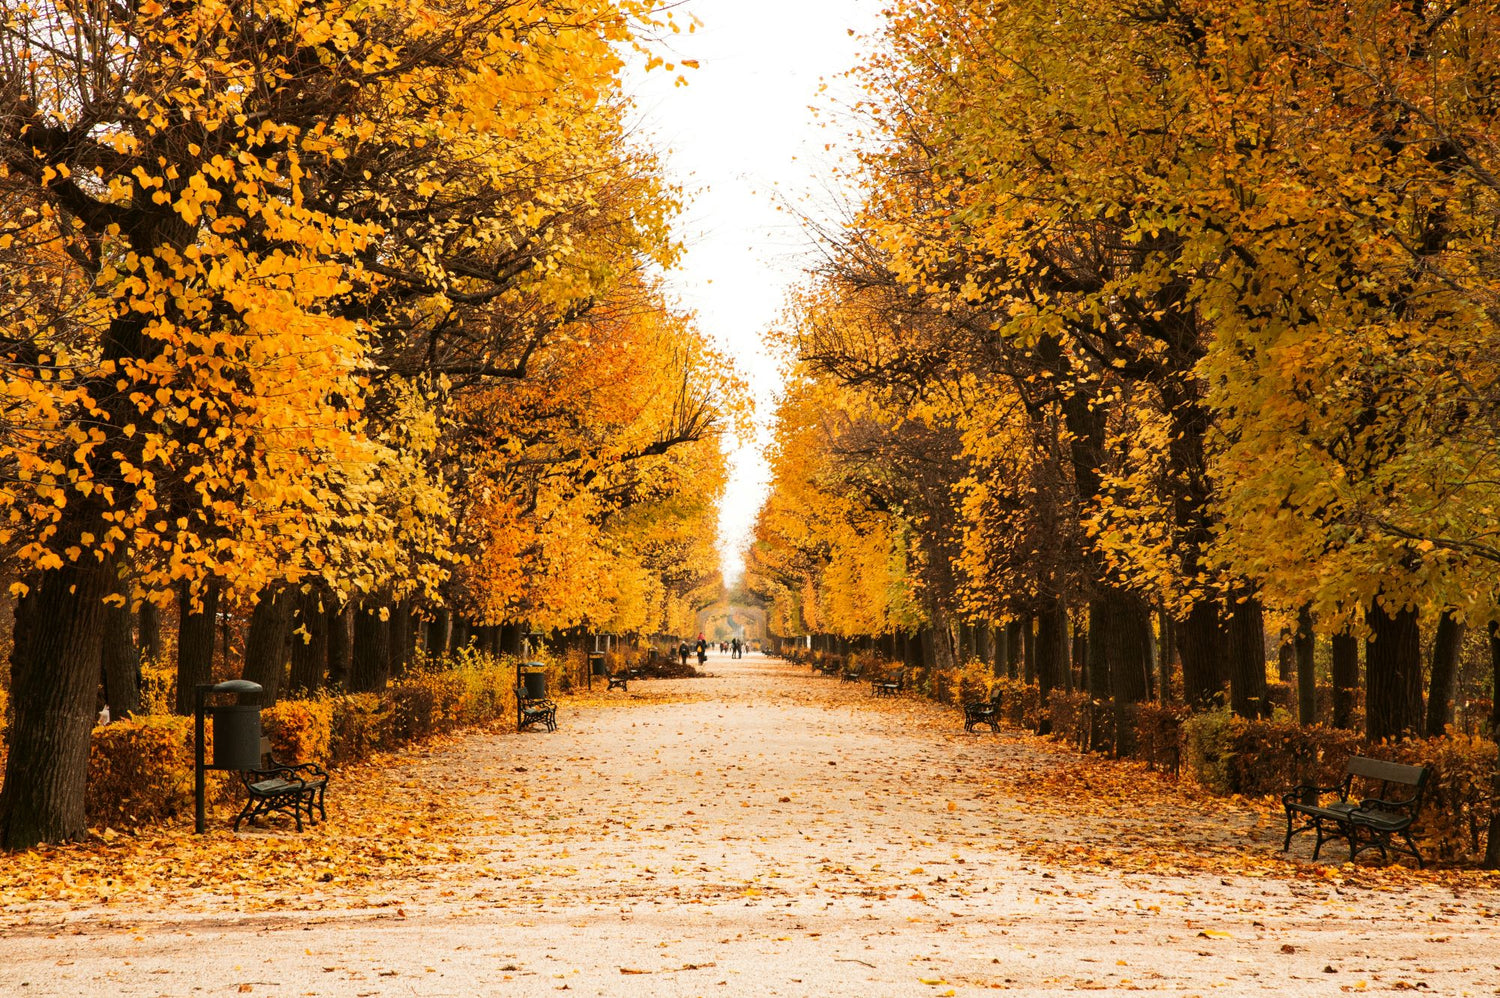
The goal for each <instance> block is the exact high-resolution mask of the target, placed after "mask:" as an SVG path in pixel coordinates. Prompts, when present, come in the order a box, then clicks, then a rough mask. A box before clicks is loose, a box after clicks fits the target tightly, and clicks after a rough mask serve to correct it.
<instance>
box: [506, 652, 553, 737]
mask: <svg viewBox="0 0 1500 998" xmlns="http://www.w3.org/2000/svg"><path fill="white" fill-rule="evenodd" d="M544 668H545V667H544V666H543V665H542V663H541V662H523V663H517V665H516V730H517V731H525V730H526V729H527V728H529V727H531V726H532V725H534V724H540V725H543V726H544V727H546V729H547V730H548V731H556V730H557V704H555V703H553V702H552V698H551V697H549V696H548V695H547V673H546V672H544V671H543V669H544Z"/></svg>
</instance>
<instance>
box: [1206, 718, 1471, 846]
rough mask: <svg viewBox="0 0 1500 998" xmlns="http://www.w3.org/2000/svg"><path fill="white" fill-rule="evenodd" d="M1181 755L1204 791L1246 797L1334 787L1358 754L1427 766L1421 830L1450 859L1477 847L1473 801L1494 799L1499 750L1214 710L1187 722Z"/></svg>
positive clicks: (1455, 739) (1454, 737)
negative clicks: (1307, 786) (1302, 786)
mask: <svg viewBox="0 0 1500 998" xmlns="http://www.w3.org/2000/svg"><path fill="white" fill-rule="evenodd" d="M1182 752H1183V760H1184V762H1185V763H1186V764H1187V768H1188V770H1189V772H1191V773H1192V774H1193V776H1194V778H1195V779H1196V780H1197V781H1198V782H1199V783H1200V784H1202V785H1203V786H1204V787H1206V788H1207V789H1209V790H1211V791H1214V792H1215V793H1222V794H1243V795H1245V796H1247V797H1264V796H1272V795H1278V794H1281V793H1284V792H1286V791H1287V790H1288V789H1290V788H1291V787H1293V786H1295V785H1296V784H1299V783H1314V784H1317V785H1319V786H1332V785H1333V784H1335V783H1337V782H1338V781H1339V779H1340V778H1341V777H1342V775H1343V772H1344V763H1345V762H1346V761H1347V760H1348V759H1349V757H1350V756H1351V755H1362V756H1368V757H1370V758H1374V759H1385V760H1389V761H1391V762H1404V763H1408V764H1411V765H1420V766H1427V767H1428V768H1429V769H1430V770H1431V772H1430V774H1429V776H1428V784H1427V798H1426V803H1424V804H1423V806H1422V814H1421V817H1420V818H1419V819H1418V821H1417V825H1416V828H1417V831H1418V832H1419V833H1420V836H1421V840H1422V842H1423V847H1424V850H1429V851H1431V853H1432V854H1433V855H1435V856H1437V857H1439V858H1443V857H1452V856H1456V855H1460V854H1462V853H1464V852H1465V851H1467V850H1468V849H1469V848H1470V845H1471V843H1470V821H1471V818H1473V817H1474V815H1472V814H1471V811H1472V809H1473V802H1474V801H1476V800H1478V799H1479V798H1481V797H1485V796H1487V795H1488V794H1489V793H1490V792H1491V791H1490V790H1489V787H1490V784H1491V780H1492V779H1493V774H1494V772H1495V764H1496V752H1497V749H1496V746H1495V743H1494V742H1492V741H1489V740H1487V739H1481V738H1477V737H1474V736H1472V735H1463V734H1449V735H1445V736H1443V737H1441V738H1410V739H1405V740H1402V741H1398V742H1391V741H1387V742H1380V743H1376V744H1372V743H1370V742H1367V741H1365V739H1364V738H1363V737H1362V736H1361V735H1360V734H1359V733H1357V732H1354V731H1345V730H1341V729H1338V728H1330V727H1326V726H1324V725H1321V724H1315V725H1312V726H1310V727H1306V728H1304V727H1302V726H1300V725H1298V724H1297V723H1296V722H1295V721H1292V720H1290V719H1287V718H1286V717H1284V716H1280V717H1274V718H1272V719H1270V720H1256V721H1252V720H1247V719H1245V718H1242V717H1235V716H1234V715H1233V714H1231V713H1230V712H1229V711H1228V710H1213V711H1204V712H1202V713H1199V714H1194V715H1193V716H1191V717H1189V718H1188V719H1187V720H1186V721H1184V722H1183V724H1182Z"/></svg>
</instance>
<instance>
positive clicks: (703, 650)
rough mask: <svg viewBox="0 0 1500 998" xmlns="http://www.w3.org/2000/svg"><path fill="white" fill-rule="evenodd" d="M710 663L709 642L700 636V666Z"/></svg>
mask: <svg viewBox="0 0 1500 998" xmlns="http://www.w3.org/2000/svg"><path fill="white" fill-rule="evenodd" d="M707 661H708V641H707V640H705V639H704V637H703V635H701V634H700V635H698V664H699V665H702V664H703V663H704V662H707Z"/></svg>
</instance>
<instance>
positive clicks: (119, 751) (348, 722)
mask: <svg viewBox="0 0 1500 998" xmlns="http://www.w3.org/2000/svg"><path fill="white" fill-rule="evenodd" d="M548 667H549V672H550V673H551V675H550V676H549V684H551V687H552V688H554V689H555V688H557V684H558V682H559V678H560V677H559V675H558V666H557V665H556V664H553V663H549V664H548ZM514 684H515V663H514V661H511V660H500V661H496V660H495V659H493V658H490V657H489V656H487V655H483V654H480V653H478V652H475V651H473V650H471V649H465V650H462V651H460V652H458V653H457V654H456V655H455V656H453V657H452V658H448V659H443V660H442V661H440V662H437V663H433V664H431V665H426V664H423V663H420V662H419V663H418V664H417V665H416V666H414V667H413V668H412V669H411V670H409V671H408V672H407V673H406V674H405V675H403V676H401V677H400V678H398V679H396V680H394V681H392V682H391V684H390V685H389V686H388V687H387V688H386V690H385V691H384V692H381V693H333V694H324V695H321V696H318V697H316V698H313V699H310V700H281V701H278V702H277V703H276V704H275V705H273V706H271V707H268V708H267V709H266V710H264V711H263V712H262V713H261V724H262V727H263V730H264V731H265V734H266V737H268V738H269V739H270V740H271V745H272V748H273V749H274V751H275V754H276V756H277V757H278V758H282V759H286V760H288V761H298V762H317V763H320V764H322V765H335V766H336V765H341V764H343V763H347V762H352V761H355V760H358V759H362V758H365V757H366V756H368V755H370V754H371V753H372V752H375V751H378V750H385V749H392V748H396V747H399V746H401V745H405V744H408V743H410V742H413V741H417V740H420V739H422V738H426V737H429V736H431V735H435V734H441V733H443V732H448V731H454V730H456V729H459V728H463V727H468V726H471V725H476V724H484V723H486V722H489V721H494V720H498V719H500V718H506V717H511V716H513V715H514V713H515V706H516V704H515V691H514V688H513V687H514ZM211 738H212V735H211V734H210V744H209V745H208V746H206V751H208V752H209V753H210V754H211V752H212V742H211ZM209 775H210V780H211V785H210V799H213V800H223V799H225V798H227V797H230V796H233V793H234V788H235V785H234V784H233V783H232V782H231V781H230V780H228V779H226V778H224V776H223V775H222V774H218V773H210V774H209ZM192 806H193V720H192V718H190V717H176V716H172V715H150V714H148V715H144V716H142V717H140V718H137V719H134V720H129V721H117V722H115V723H113V724H109V725H106V726H104V727H101V728H95V729H94V734H93V742H92V745H91V746H90V750H89V775H88V789H87V792H86V794H85V808H86V810H87V813H88V820H89V823H90V824H91V825H95V826H98V825H113V826H117V827H118V826H124V825H133V824H144V823H150V822H156V821H163V820H169V819H171V818H174V817H176V816H179V815H186V814H188V813H189V812H190V811H191V809H192Z"/></svg>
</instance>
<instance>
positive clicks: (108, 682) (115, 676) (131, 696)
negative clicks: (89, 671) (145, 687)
mask: <svg viewBox="0 0 1500 998" xmlns="http://www.w3.org/2000/svg"><path fill="white" fill-rule="evenodd" d="M130 623H131V621H130V609H129V607H127V606H124V605H121V606H106V607H105V608H104V622H103V634H102V642H101V646H100V666H101V669H100V671H101V672H102V673H103V675H104V702H105V703H107V704H109V715H110V717H112V718H114V719H115V720H117V721H123V720H124V719H125V718H127V717H129V716H131V715H132V714H135V713H137V712H138V711H140V709H141V656H140V652H139V651H137V650H136V647H135V642H134V640H133V638H134V635H132V634H131V626H130Z"/></svg>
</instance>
